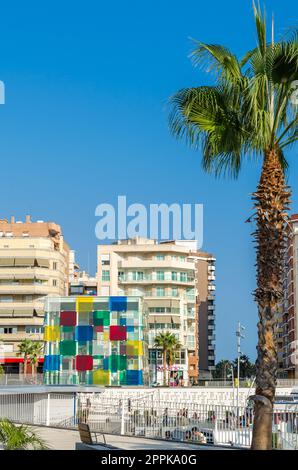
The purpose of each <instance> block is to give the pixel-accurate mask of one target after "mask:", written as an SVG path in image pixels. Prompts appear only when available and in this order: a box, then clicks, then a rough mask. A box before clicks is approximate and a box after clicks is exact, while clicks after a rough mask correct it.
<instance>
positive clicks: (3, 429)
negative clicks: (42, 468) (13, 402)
mask: <svg viewBox="0 0 298 470" xmlns="http://www.w3.org/2000/svg"><path fill="white" fill-rule="evenodd" d="M0 443H2V445H3V447H4V450H32V449H33V450H46V449H48V446H47V444H46V442H45V441H44V440H43V439H42V438H40V437H39V436H38V434H37V433H36V432H34V431H33V430H32V429H30V427H29V426H26V425H24V424H22V425H20V426H17V425H16V424H14V423H12V422H11V421H9V420H8V419H0Z"/></svg>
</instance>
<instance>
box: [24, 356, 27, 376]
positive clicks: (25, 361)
mask: <svg viewBox="0 0 298 470" xmlns="http://www.w3.org/2000/svg"><path fill="white" fill-rule="evenodd" d="M24 375H25V376H26V375H27V356H26V355H25V356H24Z"/></svg>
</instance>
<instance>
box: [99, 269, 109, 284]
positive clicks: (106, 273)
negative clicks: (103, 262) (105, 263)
mask: <svg viewBox="0 0 298 470" xmlns="http://www.w3.org/2000/svg"><path fill="white" fill-rule="evenodd" d="M101 280H102V281H109V280H110V271H109V270H105V269H104V270H103V271H102V273H101Z"/></svg>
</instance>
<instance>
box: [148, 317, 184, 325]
mask: <svg viewBox="0 0 298 470" xmlns="http://www.w3.org/2000/svg"><path fill="white" fill-rule="evenodd" d="M148 321H149V323H151V324H152V323H168V324H169V323H175V324H178V325H180V323H181V320H180V317H179V316H178V315H177V316H173V315H149V319H148Z"/></svg>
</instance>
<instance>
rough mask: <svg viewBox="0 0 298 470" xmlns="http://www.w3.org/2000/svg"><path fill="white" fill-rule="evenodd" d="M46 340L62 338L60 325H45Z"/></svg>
mask: <svg viewBox="0 0 298 470" xmlns="http://www.w3.org/2000/svg"><path fill="white" fill-rule="evenodd" d="M44 340H45V341H59V340H60V326H57V325H56V326H45V329H44Z"/></svg>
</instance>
